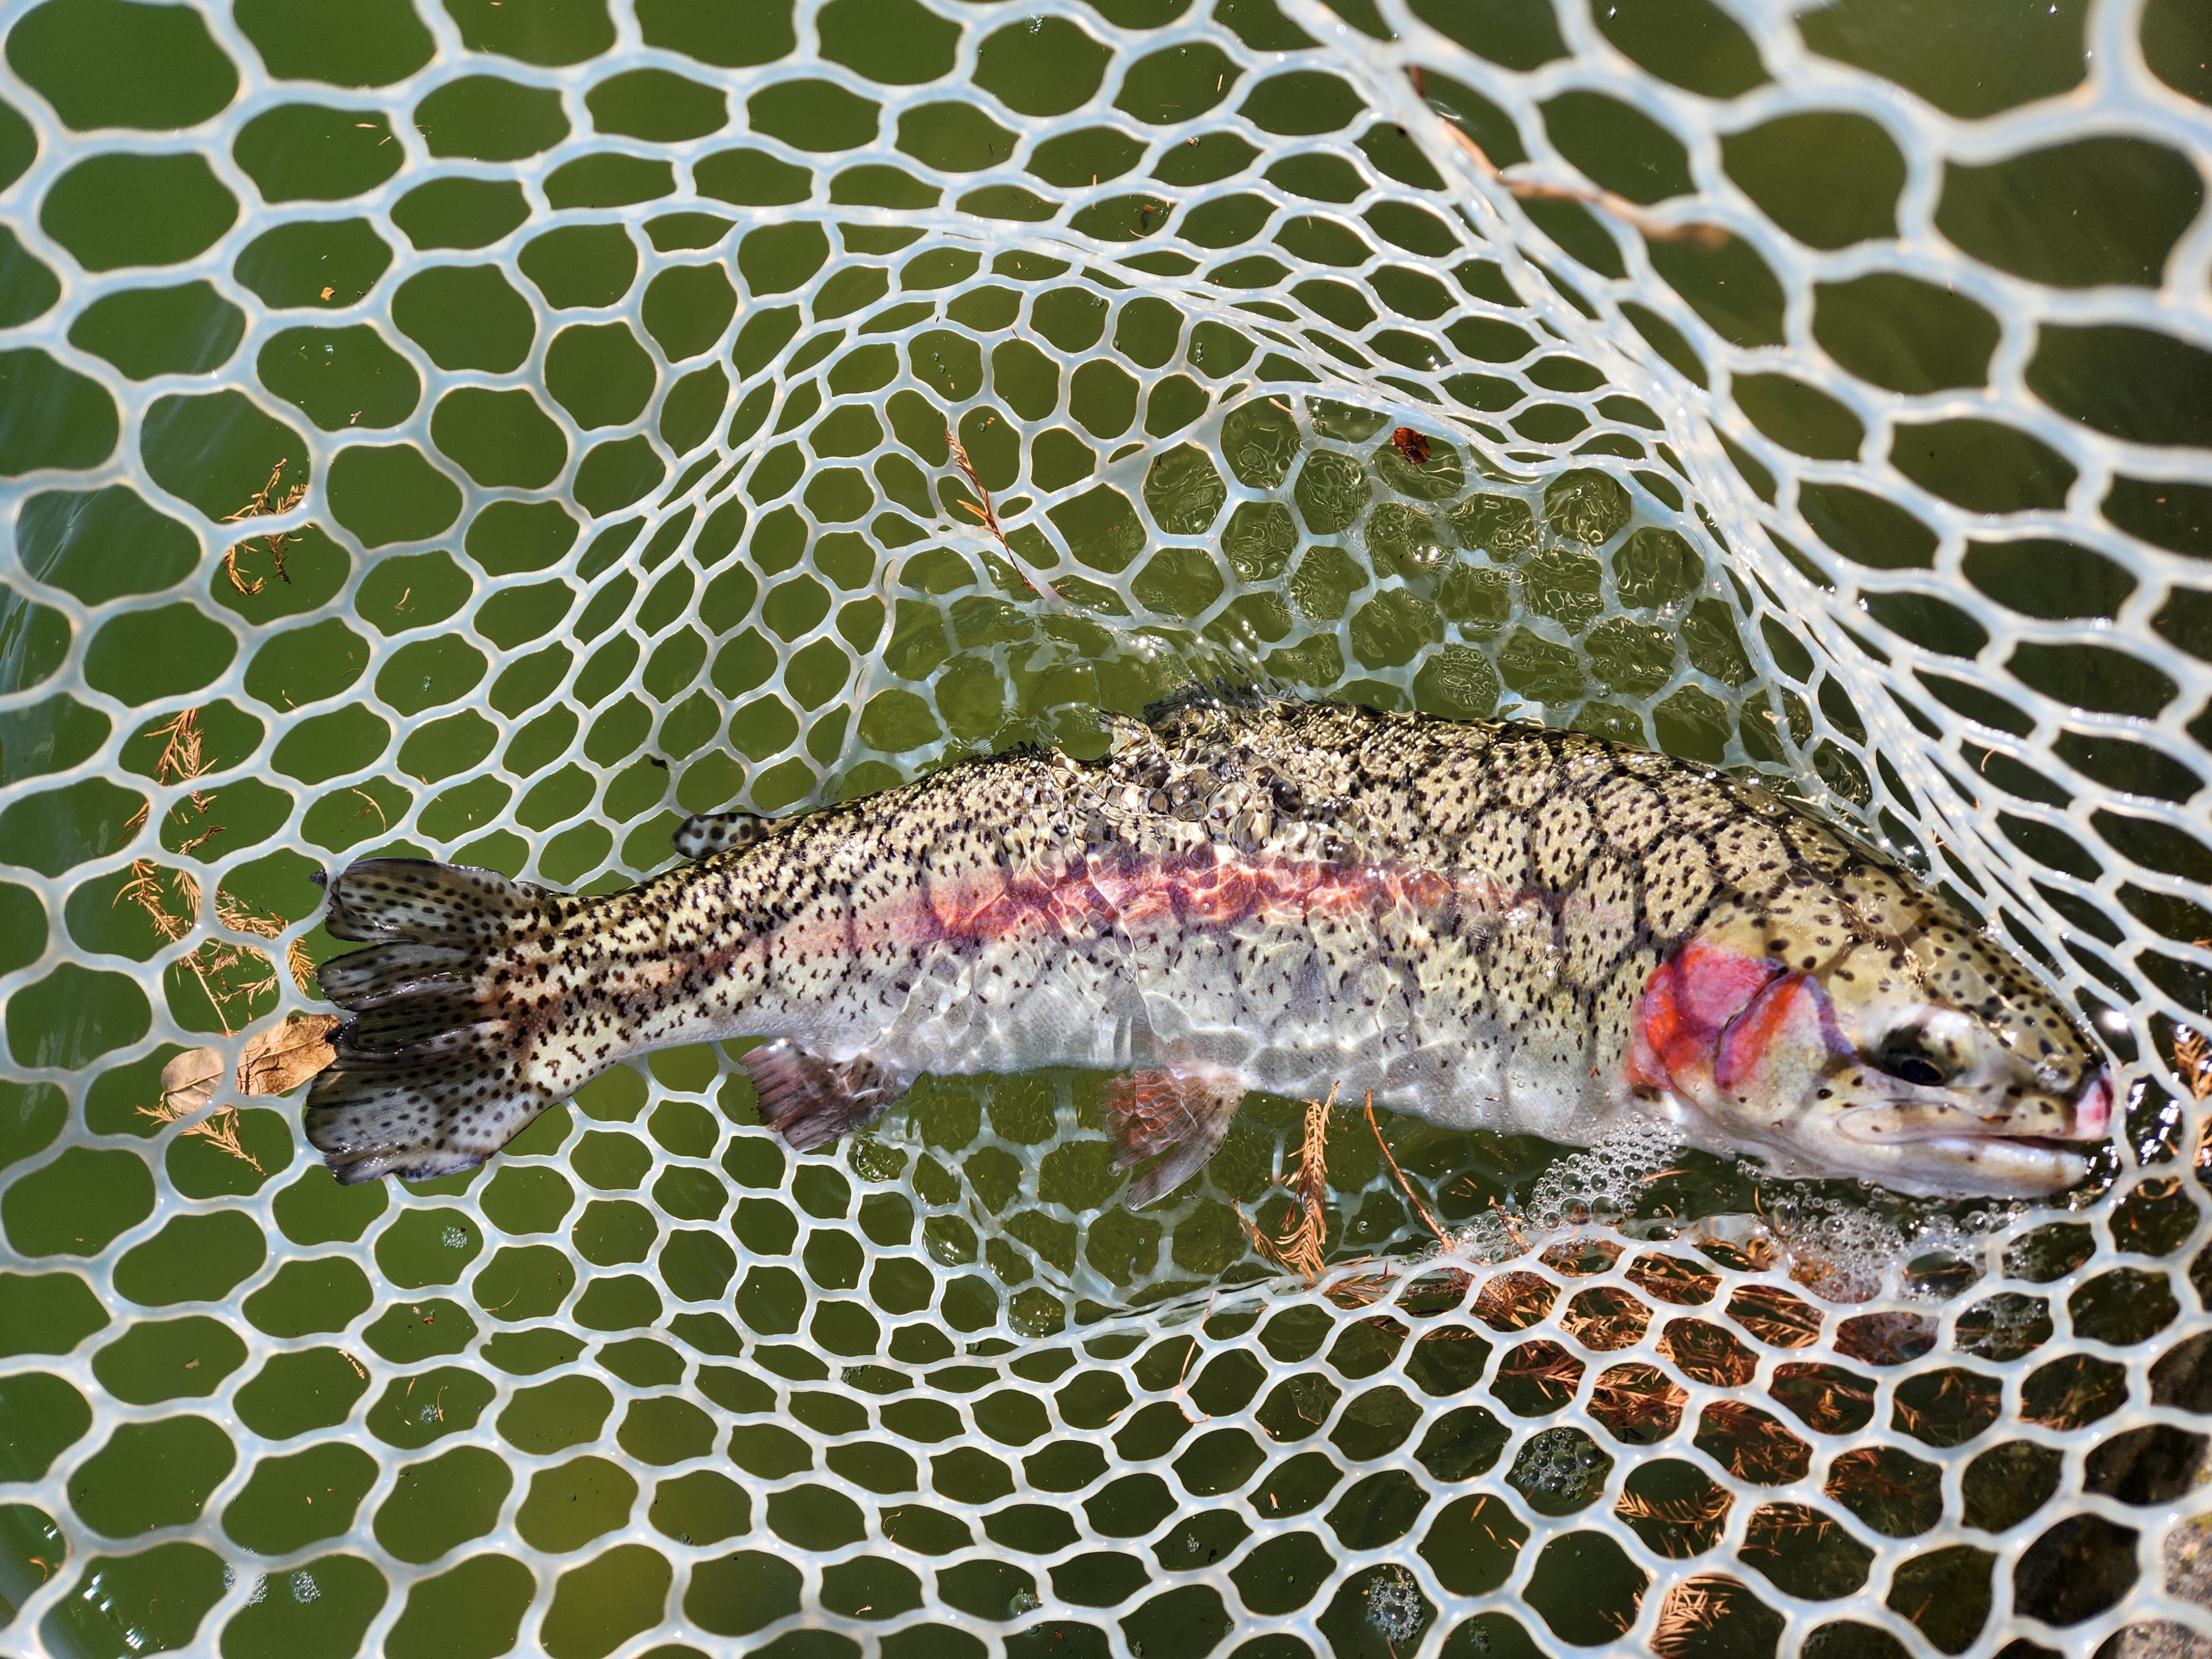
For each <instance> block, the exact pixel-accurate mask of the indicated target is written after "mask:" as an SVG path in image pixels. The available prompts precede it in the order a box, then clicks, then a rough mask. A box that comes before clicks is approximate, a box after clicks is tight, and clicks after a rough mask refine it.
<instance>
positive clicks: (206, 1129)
mask: <svg viewBox="0 0 2212 1659" xmlns="http://www.w3.org/2000/svg"><path fill="white" fill-rule="evenodd" d="M177 1133H179V1134H184V1135H196V1136H197V1137H198V1138H199V1139H202V1140H204V1141H206V1142H208V1143H209V1145H210V1146H213V1147H214V1148H215V1149H216V1151H217V1152H227V1153H228V1154H229V1155H230V1156H231V1157H232V1158H236V1159H238V1161H239V1162H240V1163H241V1164H252V1166H253V1173H254V1174H256V1175H266V1174H268V1173H269V1172H268V1171H267V1170H264V1169H263V1168H262V1167H261V1160H260V1159H259V1158H256V1157H254V1155H253V1154H252V1153H251V1152H247V1151H246V1147H245V1146H244V1144H243V1143H242V1142H240V1139H239V1138H238V1108H237V1107H235V1106H225V1107H223V1108H222V1109H220V1110H218V1111H214V1112H210V1113H209V1114H208V1115H206V1116H205V1117H204V1118H202V1119H201V1120H200V1121H198V1122H197V1123H195V1124H193V1125H191V1127H189V1128H184V1129H179V1130H178V1131H177Z"/></svg>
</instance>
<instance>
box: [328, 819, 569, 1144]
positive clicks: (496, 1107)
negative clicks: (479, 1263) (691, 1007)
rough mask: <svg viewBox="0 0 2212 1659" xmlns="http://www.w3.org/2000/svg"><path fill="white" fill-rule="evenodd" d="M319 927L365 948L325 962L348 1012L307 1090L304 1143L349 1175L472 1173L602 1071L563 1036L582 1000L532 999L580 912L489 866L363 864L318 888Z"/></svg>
mask: <svg viewBox="0 0 2212 1659" xmlns="http://www.w3.org/2000/svg"><path fill="white" fill-rule="evenodd" d="M325 885H326V887H327V889H328V890H329V894H330V908H329V909H328V911H327V913H326V914H325V917H324V925H325V927H328V928H329V930H330V931H331V933H333V934H335V935H336V936H337V938H339V939H352V940H357V941H361V942H363V943H366V944H368V945H369V947H370V948H369V949H368V950H366V951H354V952H352V953H351V954H350V955H347V956H343V957H336V958H334V959H333V960H331V961H330V962H326V963H324V964H323V966H322V968H321V969H320V970H319V974H318V978H319V981H320V983H321V986H322V990H323V994H324V995H325V996H327V997H329V998H330V999H331V1000H332V1001H333V1002H335V1003H337V1005H338V1006H339V1007H341V1008H343V1010H345V1011H346V1013H347V1015H348V1018H347V1019H346V1020H345V1022H344V1024H342V1025H341V1026H340V1027H339V1029H338V1031H337V1036H336V1038H335V1041H334V1042H333V1045H332V1046H333V1047H334V1048H336V1050H337V1057H336V1058H335V1059H334V1060H331V1064H330V1065H329V1066H328V1067H326V1068H325V1070H324V1071H323V1072H321V1073H319V1074H318V1075H317V1077H316V1079H315V1080H314V1083H313V1085H312V1086H311V1088H310V1089H309V1091H308V1094H307V1110H306V1113H305V1115H304V1117H303V1121H302V1127H303V1128H304V1130H305V1132H306V1134H307V1141H308V1144H309V1145H311V1146H313V1147H314V1148H315V1149H316V1150H317V1151H318V1152H321V1153H322V1154H323V1157H324V1159H325V1162H326V1163H327V1164H329V1165H330V1168H331V1173H332V1174H334V1175H335V1176H337V1178H338V1180H339V1181H341V1182H345V1183H347V1184H349V1185H350V1184H351V1183H353V1182H362V1181H373V1180H374V1179H375V1178H376V1177H378V1176H387V1175H392V1176H402V1177H404V1178H405V1179H408V1180H422V1179H427V1178H428V1177H429V1176H441V1175H450V1174H452V1173H453V1172H454V1171H456V1170H468V1169H473V1168H475V1167H476V1165H477V1164H481V1163H483V1161H484V1159H485V1158H489V1157H490V1156H491V1154H492V1153H494V1152H497V1151H498V1150H499V1149H500V1148H501V1146H505V1145H506V1144H507V1142H508V1141H510V1140H512V1139H513V1138H514V1137H515V1136H516V1135H517V1134H519V1133H521V1131H522V1130H523V1128H524V1127H526V1126H527V1125H528V1124H529V1122H530V1121H531V1120H532V1118H534V1117H536V1116H537V1115H538V1113H539V1112H541V1111H543V1110H544V1109H545V1108H546V1107H548V1106H550V1105H551V1104H553V1103H555V1102H556V1101H557V1100H560V1099H562V1098H564V1097H566V1096H568V1094H570V1093H572V1092H574V1090H576V1089H577V1088H578V1087H580V1085H582V1084H583V1083H584V1082H586V1080H587V1079H589V1078H590V1077H591V1076H592V1073H594V1072H596V1071H597V1070H599V1062H592V1061H587V1060H586V1059H585V1058H584V1057H583V1055H582V1054H580V1052H577V1051H576V1050H575V1048H574V1045H573V1044H567V1043H563V1042H562V1041H561V1040H560V1039H561V1036H562V1033H561V1031H560V1029H559V1024H560V1020H561V1018H562V1011H563V1008H564V1006H567V1005H568V1003H569V1002H572V1001H573V998H563V997H562V996H560V995H557V994H556V995H544V994H534V995H530V996H526V995H524V994H522V993H523V987H522V986H520V984H518V983H517V982H516V981H517V980H518V979H519V978H520V971H521V970H525V969H529V971H530V972H531V975H532V984H531V987H530V989H531V991H532V993H538V992H539V990H540V987H543V986H544V984H545V981H544V979H543V978H541V977H540V976H539V975H538V974H537V973H536V971H535V969H534V968H530V966H529V965H530V964H531V963H532V962H533V960H535V961H540V962H542V960H543V959H544V956H545V954H546V953H547V952H548V951H550V948H551V946H552V945H553V944H554V941H555V939H556V935H557V933H558V932H559V929H560V927H561V925H562V923H563V922H564V921H567V920H568V919H569V918H570V917H572V916H574V915H575V914H576V912H577V911H578V910H579V909H580V908H582V905H583V901H581V900H579V899H572V898H568V897H565V896H562V895H560V894H557V893H554V892H550V891H549V890H546V889H544V888H542V887H535V886H532V885H531V884H528V883H526V882H519V881H510V880H508V879H507V878H505V877H504V876H501V875H498V874H496V873H495V872H491V871H489V870H473V869H467V868H464V867H461V866H454V865H447V864H433V863H430V862H429V861H428V860H422V859H367V860H362V861H361V862H359V863H357V864H354V865H351V866H348V867H347V868H346V869H345V870H343V871H342V872H339V873H338V874H337V875H336V876H334V877H332V878H329V880H328V881H327V882H326V883H325Z"/></svg>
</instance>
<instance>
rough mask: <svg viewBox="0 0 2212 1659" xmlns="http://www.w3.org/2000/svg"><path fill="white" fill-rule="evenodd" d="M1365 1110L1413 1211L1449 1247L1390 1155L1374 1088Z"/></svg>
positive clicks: (1435, 1221) (1440, 1228)
mask: <svg viewBox="0 0 2212 1659" xmlns="http://www.w3.org/2000/svg"><path fill="white" fill-rule="evenodd" d="M1365 1111H1366V1115H1367V1127H1368V1128H1369V1130H1370V1132H1371V1133H1373V1134H1374V1136H1375V1144H1376V1146H1379V1147H1381V1148H1382V1149H1383V1162H1384V1163H1385V1164H1389V1166H1390V1173H1391V1175H1392V1176H1395V1178H1396V1180H1397V1182H1398V1190H1399V1191H1401V1192H1402V1193H1404V1194H1406V1201H1407V1203H1408V1204H1410V1205H1412V1206H1413V1213H1414V1214H1416V1215H1418V1216H1419V1217H1420V1218H1421V1223H1422V1225H1424V1226H1425V1227H1427V1228H1428V1230H1429V1231H1431V1233H1434V1234H1435V1235H1436V1239H1437V1243H1439V1244H1442V1245H1444V1246H1446V1247H1447V1248H1449V1246H1450V1244H1451V1239H1450V1237H1449V1236H1448V1235H1447V1234H1446V1233H1445V1231H1444V1230H1443V1228H1442V1227H1440V1226H1438V1225H1437V1218H1436V1217H1435V1216H1433V1215H1431V1214H1430V1213H1429V1206H1427V1205H1425V1204H1424V1203H1422V1202H1421V1195H1420V1194H1419V1193H1417V1192H1415V1191H1414V1190H1413V1182H1410V1181H1408V1180H1407V1179H1406V1172H1405V1171H1404V1170H1401V1169H1400V1168H1399V1167H1398V1160H1397V1159H1396V1158H1393V1157H1392V1156H1391V1155H1390V1144H1389V1142H1388V1141H1386V1140H1384V1139H1383V1129H1382V1126H1380V1125H1379V1124H1377V1123H1376V1121H1375V1091H1373V1090H1372V1089H1370V1090H1369V1091H1367V1105H1366V1108H1365Z"/></svg>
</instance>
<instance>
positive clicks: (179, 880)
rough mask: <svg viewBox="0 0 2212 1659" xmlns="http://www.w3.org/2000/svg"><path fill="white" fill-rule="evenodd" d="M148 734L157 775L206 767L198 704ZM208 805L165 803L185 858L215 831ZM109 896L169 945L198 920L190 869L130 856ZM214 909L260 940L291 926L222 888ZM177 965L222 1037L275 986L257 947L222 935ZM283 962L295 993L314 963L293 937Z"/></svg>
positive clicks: (185, 776) (176, 777) (175, 779)
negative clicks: (157, 749) (155, 748)
mask: <svg viewBox="0 0 2212 1659" xmlns="http://www.w3.org/2000/svg"><path fill="white" fill-rule="evenodd" d="M153 735H154V736H155V737H157V738H161V739H162V745H161V754H160V755H158V756H157V757H155V762H154V776H155V780H156V781H159V782H161V783H189V782H190V781H192V780H193V779H194V778H197V777H198V776H199V775H201V774H202V773H204V772H205V771H206V770H207V769H208V766H209V763H208V760H207V757H206V755H205V754H204V740H203V734H202V732H201V731H200V726H199V710H198V709H197V708H187V709H185V710H184V711H183V712H182V713H180V714H178V715H176V716H175V718H173V720H169V721H168V722H167V724H166V725H163V726H156V727H155V729H154V732H153ZM215 805H216V798H215V796H214V795H213V794H211V793H208V792H206V791H202V790H196V791H194V792H193V793H191V794H190V795H187V796H186V797H185V799H183V800H182V801H180V802H179V803H178V805H175V806H174V807H173V808H171V809H170V812H169V824H170V827H171V828H172V829H174V830H175V831H176V833H177V835H178V836H179V837H180V839H179V842H178V845H177V852H178V854H179V856H180V857H189V856H191V854H193V853H194V852H195V851H197V849H198V848H200V847H202V846H203V845H204V844H205V843H206V842H208V841H209V840H210V838H211V837H213V836H218V835H221V834H222V829H223V826H222V824H220V823H214V822H211V821H210V813H211V812H212V811H214V809H215ZM144 821H145V819H144V814H143V810H142V811H141V814H140V816H139V817H136V818H134V819H132V820H131V823H130V825H129V829H130V830H131V832H134V833H135V832H136V830H137V828H138V826H139V825H140V824H142V823H143V822H144ZM114 902H116V903H118V904H123V903H126V902H127V903H130V904H132V905H135V906H137V908H139V909H140V910H143V912H144V913H145V914H146V916H147V918H148V919H149V921H151V922H152V923H153V926H154V931H155V933H158V934H159V935H160V936H161V939H162V940H163V942H165V943H167V944H170V945H174V944H176V943H178V942H179V940H181V939H185V937H186V936H187V935H189V934H190V933H191V932H192V931H193V929H194V928H195V927H197V925H198V921H197V918H198V915H199V909H200V884H199V880H198V878H197V877H195V876H194V875H192V874H191V872H189V871H186V870H180V869H174V868H172V867H170V866H166V865H163V864H160V863H157V862H156V861H155V860H152V859H134V860H131V871H130V876H129V878H128V879H127V880H125V883H124V884H123V885H122V886H121V887H120V888H119V889H118V890H117V891H116V895H115V900H114ZM215 915H216V922H217V923H218V924H219V925H220V926H222V927H225V928H228V930H230V931H231V932H233V933H248V934H252V935H253V936H254V937H256V938H259V939H275V938H276V937H278V936H279V935H280V934H282V933H283V932H284V930H285V929H286V928H287V927H290V926H291V924H290V923H289V922H288V921H285V920H284V918H283V917H282V916H280V915H276V914H275V913H274V912H272V911H268V910H264V909H261V908H258V906H255V905H252V904H249V903H247V902H246V901H245V900H243V899H241V898H240V897H238V896H237V895H235V894H234V893H231V892H229V891H228V890H226V889H223V888H222V887H217V888H216V893H215ZM179 966H180V967H182V968H183V969H185V972H187V973H189V974H191V975H192V976H193V977H194V978H195V979H197V981H199V984H200V988H201V990H202V991H204V993H205V994H206V995H207V1000H208V1005H209V1006H210V1007H211V1008H213V1009H214V1010H215V1014H216V1019H218V1020H219V1021H221V1022H222V1030H223V1035H224V1036H236V1035H237V1033H238V1032H239V1031H240V1030H241V1029H243V1026H244V1024H245V1022H246V1020H248V1019H251V1018H252V1006H253V1004H254V1003H256V1002H257V1001H258V1000H261V999H263V998H264V997H266V996H268V995H270V994H272V993H273V992H275V991H276V988H277V980H276V969H275V967H274V966H273V965H272V964H271V963H270V960H269V957H267V956H266V955H265V954H264V953H263V952H262V951H257V950H255V949H254V948H253V947H252V946H251V945H235V944H233V943H231V942H230V941H228V940H227V939H208V940H205V941H204V942H203V943H202V944H201V945H200V946H199V948H198V949H197V950H196V951H192V952H191V954H190V955H189V956H186V957H183V958H181V959H180V961H179ZM285 967H286V968H287V969H289V971H290V973H291V975H292V982H293V983H294V984H295V985H296V986H297V987H299V988H300V989H301V991H302V992H306V991H308V990H310V989H311V988H312V986H313V975H314V963H313V959H312V958H310V957H309V956H308V955H307V948H306V946H305V945H302V944H301V942H300V941H299V940H297V939H295V940H294V941H293V942H292V944H291V945H290V946H289V948H288V949H287V951H286V952H285Z"/></svg>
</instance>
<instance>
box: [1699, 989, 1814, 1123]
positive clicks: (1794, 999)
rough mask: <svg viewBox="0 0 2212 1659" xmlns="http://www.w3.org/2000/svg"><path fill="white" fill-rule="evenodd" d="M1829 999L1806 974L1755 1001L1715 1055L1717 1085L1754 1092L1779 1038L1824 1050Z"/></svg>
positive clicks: (1724, 1034) (1738, 1018)
mask: <svg viewBox="0 0 2212 1659" xmlns="http://www.w3.org/2000/svg"><path fill="white" fill-rule="evenodd" d="M1827 1005H1828V1000H1827V998H1826V996H1825V995H1823V994H1822V993H1821V990H1820V987H1819V986H1817V985H1815V984H1814V983H1813V981H1811V980H1809V979H1808V978H1807V977H1806V976H1805V975H1802V974H1784V975H1783V976H1782V977H1781V978H1779V979H1778V980H1776V981H1774V982H1773V983H1772V984H1771V985H1770V986H1768V987H1766V988H1765V990H1763V991H1761V992H1760V993H1759V994H1758V995H1757V996H1755V997H1753V999H1752V1000H1751V1001H1750V1002H1749V1004H1747V1006H1745V1008H1744V1011H1743V1012H1741V1013H1740V1014H1738V1015H1737V1016H1736V1017H1735V1018H1734V1019H1732V1020H1730V1021H1729V1024H1728V1026H1727V1028H1726V1029H1725V1030H1723V1031H1722V1032H1721V1036H1720V1042H1718V1043H1717V1045H1716V1046H1715V1048H1714V1050H1713V1081H1714V1082H1715V1083H1717V1084H1718V1085H1720V1086H1721V1088H1722V1089H1723V1090H1724V1091H1727V1092H1728V1093H1729V1094H1732V1095H1740V1094H1743V1093H1746V1092H1747V1091H1749V1089H1750V1087H1751V1085H1752V1083H1753V1079H1756V1078H1757V1077H1758V1075H1759V1067H1760V1066H1762V1065H1763V1064H1764V1063H1765V1059H1766V1055H1767V1051H1768V1050H1769V1049H1770V1048H1771V1047H1772V1046H1773V1045H1774V1043H1775V1042H1777V1040H1778V1039H1782V1038H1784V1037H1789V1038H1794V1039H1796V1043H1797V1045H1799V1046H1802V1048H1820V1047H1823V1046H1825V1040H1824V1038H1823V1036H1822V1027H1823V1025H1825V1024H1826V1023H1827V1014H1828V1006H1827Z"/></svg>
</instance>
